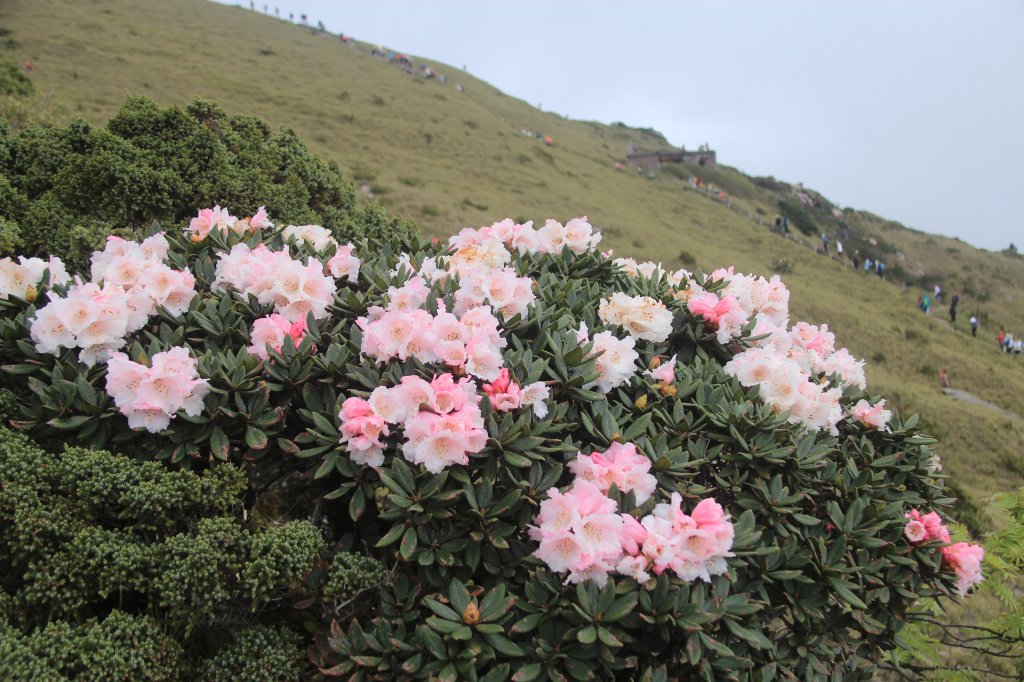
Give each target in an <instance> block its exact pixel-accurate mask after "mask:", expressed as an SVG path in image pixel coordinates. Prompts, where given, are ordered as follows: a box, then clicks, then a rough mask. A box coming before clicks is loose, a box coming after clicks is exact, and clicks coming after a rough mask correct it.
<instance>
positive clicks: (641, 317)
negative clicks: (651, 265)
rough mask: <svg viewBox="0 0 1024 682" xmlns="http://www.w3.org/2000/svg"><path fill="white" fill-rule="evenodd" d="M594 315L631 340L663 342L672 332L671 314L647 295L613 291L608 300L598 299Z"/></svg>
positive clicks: (659, 302) (660, 303)
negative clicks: (627, 335) (622, 331)
mask: <svg viewBox="0 0 1024 682" xmlns="http://www.w3.org/2000/svg"><path fill="white" fill-rule="evenodd" d="M597 315H598V317H600V318H601V321H602V322H605V323H606V324H614V325H618V326H620V327H622V328H624V329H625V330H626V331H627V332H629V335H630V336H632V337H633V338H634V339H642V340H644V341H653V342H655V343H664V342H665V341H666V340H668V335H669V334H670V333H671V332H672V313H671V312H669V310H668V308H666V307H665V304H664V303H662V302H661V301H655V300H654V299H653V298H651V297H650V296H629V295H627V294H624V293H622V292H621V291H618V292H615V293H614V294H612V296H611V298H610V299H606V298H602V299H601V305H600V307H598V309H597Z"/></svg>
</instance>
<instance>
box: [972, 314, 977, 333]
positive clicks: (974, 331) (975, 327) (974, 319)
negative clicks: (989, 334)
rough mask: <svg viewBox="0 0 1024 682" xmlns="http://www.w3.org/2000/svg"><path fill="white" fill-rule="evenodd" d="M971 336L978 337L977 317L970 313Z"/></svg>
mask: <svg viewBox="0 0 1024 682" xmlns="http://www.w3.org/2000/svg"><path fill="white" fill-rule="evenodd" d="M971 336H973V337H974V338H978V317H977V315H971Z"/></svg>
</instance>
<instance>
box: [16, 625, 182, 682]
mask: <svg viewBox="0 0 1024 682" xmlns="http://www.w3.org/2000/svg"><path fill="white" fill-rule="evenodd" d="M183 672H184V666H183V652H182V649H181V646H179V645H178V643H177V642H175V641H174V638H173V637H171V636H169V635H167V634H166V633H164V632H163V630H162V629H161V627H160V625H159V623H157V622H156V621H154V620H153V619H152V618H149V617H147V616H135V615H130V614H127V613H124V612H123V611H118V610H114V611H111V612H110V614H109V615H108V616H107V617H106V618H104V619H102V620H99V619H93V620H88V621H86V622H84V623H81V624H74V623H68V622H64V621H52V622H50V623H47V624H46V626H45V627H44V628H41V629H39V630H34V631H32V632H30V633H28V634H25V633H23V632H21V631H20V630H18V629H16V628H12V627H8V626H4V625H0V678H2V679H4V680H11V681H12V682H14V681H24V682H29V681H30V680H32V681H34V680H77V679H86V680H100V679H102V680H110V681H111V682H115V681H117V682H134V681H135V680H151V681H153V682H156V681H158V680H166V681H167V682H172V681H174V680H179V679H181V677H182V673H183Z"/></svg>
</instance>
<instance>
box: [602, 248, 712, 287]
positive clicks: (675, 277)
mask: <svg viewBox="0 0 1024 682" xmlns="http://www.w3.org/2000/svg"><path fill="white" fill-rule="evenodd" d="M608 256H609V257H610V256H611V254H610V253H609V254H608ZM612 262H613V263H615V265H618V266H619V267H620V268H622V271H623V272H625V273H626V274H627V275H629V276H630V277H639V278H644V279H655V280H656V279H661V278H662V277H665V279H666V281H668V283H669V286H673V287H678V286H680V285H681V284H682V283H683V282H687V281H689V280H690V279H692V277H693V275H692V274H691V273H690V272H689V271H688V270H684V269H683V268H680V269H678V270H673V271H672V272H668V271H666V270H665V268H663V267H662V266H661V263H654V262H652V261H644V262H643V263H638V262H636V261H635V260H633V259H632V258H616V259H615V260H613V261H612Z"/></svg>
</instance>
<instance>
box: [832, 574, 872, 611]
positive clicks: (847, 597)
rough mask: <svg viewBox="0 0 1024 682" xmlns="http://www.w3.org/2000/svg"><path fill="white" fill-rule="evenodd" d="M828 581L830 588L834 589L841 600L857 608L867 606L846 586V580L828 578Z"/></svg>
mask: <svg viewBox="0 0 1024 682" xmlns="http://www.w3.org/2000/svg"><path fill="white" fill-rule="evenodd" d="M828 581H829V582H830V583H831V584H832V589H834V590H835V591H836V594H838V595H839V596H840V597H841V598H842V599H843V601H845V602H846V603H847V604H849V605H850V606H853V607H855V608H858V609H866V608H867V607H868V605H867V604H865V603H864V602H862V601H861V600H860V599H859V598H858V597H857V595H855V594H854V593H853V590H851V589H850V588H849V586H848V585H849V583H846V581H843V580H840V579H839V578H829V579H828Z"/></svg>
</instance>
